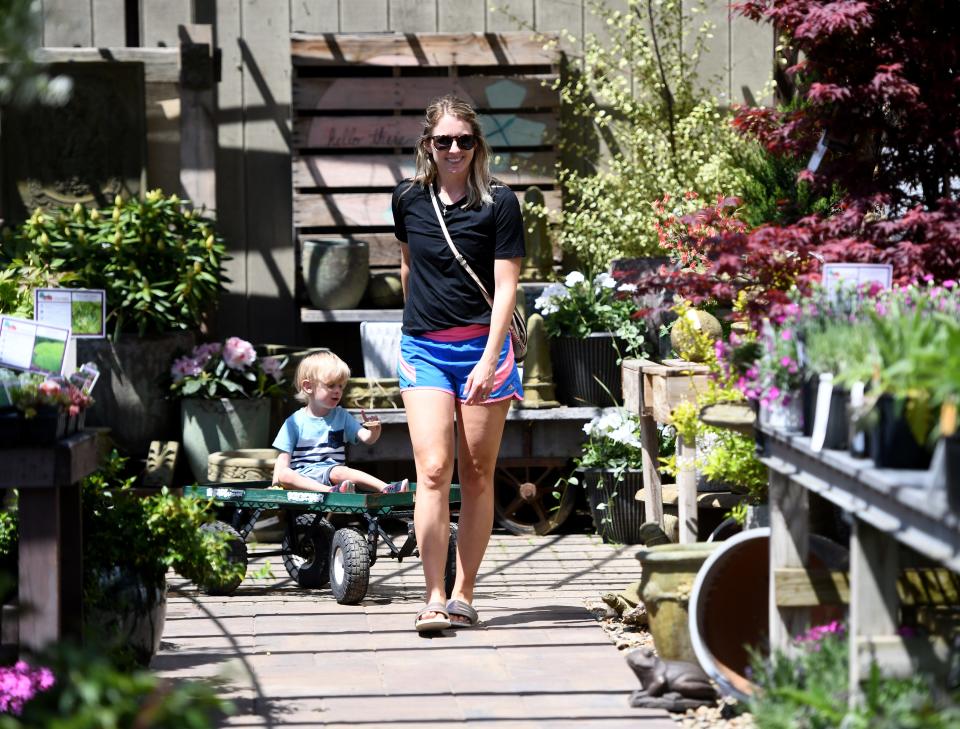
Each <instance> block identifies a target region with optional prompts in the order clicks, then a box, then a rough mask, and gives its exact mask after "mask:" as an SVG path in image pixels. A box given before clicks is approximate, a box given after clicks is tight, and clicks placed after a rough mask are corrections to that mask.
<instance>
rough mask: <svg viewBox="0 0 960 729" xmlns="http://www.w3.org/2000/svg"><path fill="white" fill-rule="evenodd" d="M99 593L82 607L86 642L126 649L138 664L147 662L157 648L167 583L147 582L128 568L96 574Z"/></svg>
mask: <svg viewBox="0 0 960 729" xmlns="http://www.w3.org/2000/svg"><path fill="white" fill-rule="evenodd" d="M97 586H98V591H99V594H98V595H97V597H96V599H95V601H94V602H93V603H92V604H88V605H87V606H86V617H85V626H84V632H85V633H86V640H87V642H88V643H90V644H97V645H104V644H106V645H110V646H113V647H114V648H116V649H119V650H122V651H129V652H130V654H131V657H132V658H133V659H134V660H135V661H136V662H137V664H139V665H141V666H144V667H146V666H148V665H150V659H151V658H153V656H154V654H156V652H157V650H158V649H159V648H160V638H161V637H162V636H163V625H164V623H165V622H166V618H167V583H166V580H165V579H164V578H163V577H162V576H161V577H160V581H159V583H151V582H150V581H148V580H145V579H144V578H143V576H142V575H140V574H138V573H137V572H134V571H133V570H131V569H128V568H121V567H114V568H112V569H110V570H106V571H104V572H102V573H100V574H99V575H98V579H97Z"/></svg>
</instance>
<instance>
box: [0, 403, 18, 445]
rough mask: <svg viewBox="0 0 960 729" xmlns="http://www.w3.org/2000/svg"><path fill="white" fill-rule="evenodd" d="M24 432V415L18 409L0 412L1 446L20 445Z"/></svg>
mask: <svg viewBox="0 0 960 729" xmlns="http://www.w3.org/2000/svg"><path fill="white" fill-rule="evenodd" d="M22 432H23V416H21V415H20V413H19V412H18V411H16V410H6V411H4V412H0V448H14V447H16V446H18V445H20V437H21V434H22Z"/></svg>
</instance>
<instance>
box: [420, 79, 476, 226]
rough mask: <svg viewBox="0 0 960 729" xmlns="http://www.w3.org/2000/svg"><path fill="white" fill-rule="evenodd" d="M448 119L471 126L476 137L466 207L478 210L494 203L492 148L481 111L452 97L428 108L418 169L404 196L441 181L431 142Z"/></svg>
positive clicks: (434, 103)
mask: <svg viewBox="0 0 960 729" xmlns="http://www.w3.org/2000/svg"><path fill="white" fill-rule="evenodd" d="M444 116H452V117H454V118H456V119H459V120H460V121H462V122H466V123H467V124H469V125H470V132H471V133H472V134H473V136H474V137H475V138H476V145H475V146H474V148H473V159H471V160H470V174H469V175H468V176H467V204H466V207H468V208H478V207H480V206H481V205H483V203H492V202H493V194H492V193H491V191H490V188H491V187H492V186H493V184H494V181H493V178H492V177H491V176H490V145H488V144H487V140H486V139H485V138H484V136H483V129H482V128H481V127H480V121H479V120H478V119H477V112H475V111H474V110H473V107H471V106H470V104H468V103H467V102H466V101H463V100H462V99H458V98H457V97H456V96H451V95H447V96H441V97H440V98H439V99H434V100H433V101H432V102H430V106H428V107H427V110H426V112H425V114H424V118H423V133H422V134H421V135H420V138H419V139H418V140H417V160H416V163H417V169H416V172H415V174H414V176H413V180H412V181H411V183H410V186H409V187H407V189H406V190H404V191H403V192H404V194H405V193H406V192H407V191H408V190H410V188H411V187H413V186H414V185H420V186H421V187H426V186H427V185H432V184H433V181H434V180H435V179H436V178H437V165H436V162H434V161H433V156H432V155H431V154H430V148H429V143H430V136H431V135H432V134H433V129H434V127H436V126H437V124H439V123H440V119H442V118H443V117H444Z"/></svg>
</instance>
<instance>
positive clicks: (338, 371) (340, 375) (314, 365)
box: [296, 352, 350, 402]
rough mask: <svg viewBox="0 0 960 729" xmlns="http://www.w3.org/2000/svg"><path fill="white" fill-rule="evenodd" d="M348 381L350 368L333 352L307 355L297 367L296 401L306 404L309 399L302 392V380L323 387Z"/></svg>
mask: <svg viewBox="0 0 960 729" xmlns="http://www.w3.org/2000/svg"><path fill="white" fill-rule="evenodd" d="M349 379H350V367H348V366H347V363H346V362H344V361H343V360H342V359H340V358H339V357H338V356H337V355H335V354H334V353H333V352H314V353H313V354H308V355H307V356H306V357H304V358H303V359H302V360H300V364H298V365H297V374H296V385H297V395H296V397H297V400H299V401H300V402H306V401H307V400H308V399H309V398H308V397H307V394H306V393H305V392H304V391H303V383H304V380H307V381H309V382H311V383H317V382H319V383H322V384H324V385H334V384H338V385H339V384H346V382H347V380H349Z"/></svg>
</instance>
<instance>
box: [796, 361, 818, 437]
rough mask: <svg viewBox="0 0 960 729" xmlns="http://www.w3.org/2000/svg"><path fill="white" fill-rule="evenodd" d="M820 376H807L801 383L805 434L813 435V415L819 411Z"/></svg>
mask: <svg viewBox="0 0 960 729" xmlns="http://www.w3.org/2000/svg"><path fill="white" fill-rule="evenodd" d="M819 384H820V378H819V377H818V376H817V375H810V377H805V378H804V380H803V383H802V384H801V385H800V409H801V412H802V414H803V434H804V435H805V436H807V437H808V438H809V437H810V436H811V435H813V416H814V413H816V412H817V387H818V386H819Z"/></svg>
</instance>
